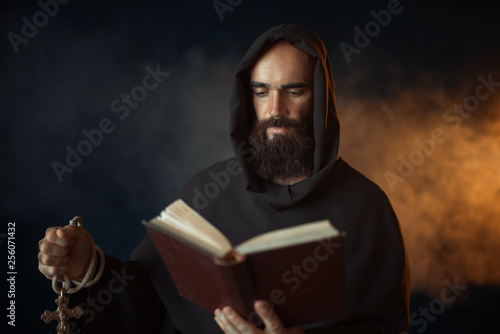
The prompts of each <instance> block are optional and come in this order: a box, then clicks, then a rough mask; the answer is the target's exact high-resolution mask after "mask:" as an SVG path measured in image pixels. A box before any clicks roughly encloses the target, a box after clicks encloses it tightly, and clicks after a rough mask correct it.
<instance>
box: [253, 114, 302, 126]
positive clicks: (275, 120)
mask: <svg viewBox="0 0 500 334" xmlns="http://www.w3.org/2000/svg"><path fill="white" fill-rule="evenodd" d="M258 123H259V127H260V128H269V127H280V128H297V127H299V125H300V124H299V122H298V121H297V120H294V119H291V118H286V117H284V116H273V117H270V118H268V119H265V120H262V121H259V122H258Z"/></svg>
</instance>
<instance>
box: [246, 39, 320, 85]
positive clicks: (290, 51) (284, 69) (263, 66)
mask: <svg viewBox="0 0 500 334" xmlns="http://www.w3.org/2000/svg"><path fill="white" fill-rule="evenodd" d="M313 77H314V57H312V56H310V55H308V54H307V53H305V52H304V51H302V50H299V49H297V48H295V47H293V46H292V45H290V44H289V43H288V42H284V41H283V42H278V43H276V44H274V45H273V46H272V47H271V48H270V49H269V50H267V51H266V52H265V53H264V54H263V55H262V56H261V57H260V58H259V59H258V60H257V62H256V63H255V65H254V66H253V68H252V70H251V72H250V80H252V81H259V82H264V83H269V84H273V83H276V84H278V83H280V84H281V83H286V82H298V81H304V82H306V83H309V82H311V81H312V79H313Z"/></svg>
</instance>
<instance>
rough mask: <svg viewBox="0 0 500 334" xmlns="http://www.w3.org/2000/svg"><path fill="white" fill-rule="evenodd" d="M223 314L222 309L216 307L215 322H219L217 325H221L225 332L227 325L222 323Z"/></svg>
mask: <svg viewBox="0 0 500 334" xmlns="http://www.w3.org/2000/svg"><path fill="white" fill-rule="evenodd" d="M221 314H222V311H221V310H220V309H216V310H215V312H214V315H215V317H214V320H215V322H216V323H217V325H219V327H220V329H221V330H222V331H223V332H224V333H225V332H226V326H224V324H223V323H222V321H221V319H220V318H221V317H222V316H221Z"/></svg>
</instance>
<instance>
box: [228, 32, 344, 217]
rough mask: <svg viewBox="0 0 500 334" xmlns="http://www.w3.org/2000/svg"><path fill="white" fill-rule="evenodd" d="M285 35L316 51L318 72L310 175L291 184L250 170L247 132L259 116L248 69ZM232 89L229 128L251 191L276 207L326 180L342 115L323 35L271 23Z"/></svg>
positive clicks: (245, 59) (296, 199)
mask: <svg viewBox="0 0 500 334" xmlns="http://www.w3.org/2000/svg"><path fill="white" fill-rule="evenodd" d="M280 39H284V40H286V41H287V42H288V43H290V44H291V45H292V46H294V47H296V48H297V49H300V50H302V51H304V52H306V53H308V54H309V55H311V56H313V57H316V58H317V60H316V67H315V72H314V111H313V131H314V140H315V143H316V146H315V150H314V168H313V171H312V173H311V174H310V176H309V178H308V179H306V180H304V181H301V182H299V183H296V184H294V185H292V186H278V185H276V184H273V183H271V182H268V181H264V180H262V179H260V178H258V177H256V176H253V175H252V174H250V165H249V162H248V161H249V159H250V154H249V145H248V138H249V135H250V131H251V128H252V126H253V124H254V122H255V117H256V116H255V112H254V108H253V106H252V98H251V95H250V94H251V89H250V75H249V72H250V70H251V68H252V66H253V64H255V62H256V61H257V60H258V59H259V58H260V56H261V55H262V54H263V52H264V51H265V50H266V47H267V46H268V45H269V43H271V42H274V41H277V40H280ZM235 79H236V82H235V83H234V86H233V91H232V95H231V115H230V131H231V132H230V133H231V141H232V144H233V148H234V152H235V155H236V159H237V160H238V162H239V163H240V165H241V166H242V168H243V173H244V178H245V186H246V189H247V190H248V191H251V192H252V193H254V194H255V195H256V196H257V197H259V198H261V199H263V200H265V201H266V202H268V204H270V205H272V206H274V207H289V206H292V205H294V204H296V203H298V202H299V201H301V200H302V199H304V198H306V197H308V196H309V195H310V194H311V193H313V191H314V190H318V187H321V185H322V183H324V182H323V181H324V180H323V178H324V177H325V176H326V175H327V174H328V173H329V172H330V170H331V169H332V167H333V165H334V164H335V162H336V161H337V159H338V156H339V130H340V129H339V120H338V115H337V109H336V106H335V92H334V87H333V80H332V73H331V65H330V58H329V56H328V53H327V51H326V48H325V45H324V44H323V41H322V40H321V39H320V38H319V37H318V36H317V35H316V34H315V33H314V32H313V31H312V30H310V29H307V28H305V27H302V26H299V25H295V24H284V25H280V26H277V27H274V28H271V29H269V30H268V31H266V32H265V33H263V34H262V35H261V36H260V37H259V38H257V40H256V41H255V42H254V43H253V44H252V46H251V47H250V49H249V50H248V51H247V53H246V54H245V56H244V57H243V59H242V60H241V61H240V63H239V65H238V68H237V70H236V78H235Z"/></svg>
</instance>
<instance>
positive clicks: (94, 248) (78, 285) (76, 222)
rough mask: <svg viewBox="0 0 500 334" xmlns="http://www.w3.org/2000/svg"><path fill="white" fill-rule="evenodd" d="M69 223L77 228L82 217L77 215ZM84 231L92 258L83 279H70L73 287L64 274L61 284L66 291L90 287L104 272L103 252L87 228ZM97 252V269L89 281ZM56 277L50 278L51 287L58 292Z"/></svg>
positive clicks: (80, 223)
mask: <svg viewBox="0 0 500 334" xmlns="http://www.w3.org/2000/svg"><path fill="white" fill-rule="evenodd" d="M70 225H71V226H74V227H75V228H77V227H81V228H83V226H82V219H81V218H80V217H78V216H77V217H75V218H73V219H71V221H70ZM85 232H86V233H87V237H88V238H89V240H90V244H91V246H92V258H91V260H90V264H89V267H88V269H87V272H86V274H85V276H84V277H83V279H82V280H81V281H76V280H74V281H72V282H73V284H74V285H75V287H73V288H70V286H71V283H70V281H69V278H68V276H66V275H64V282H63V284H62V288H63V289H64V291H65V292H67V293H75V292H78V291H80V290H81V289H83V288H88V287H91V286H92V285H94V284H96V283H97V282H98V281H99V279H100V278H101V276H102V273H103V272H104V266H105V258H104V252H103V251H102V249H101V248H100V247H99V246H96V245H95V243H94V239H92V236H91V235H90V233H89V232H88V231H87V230H85ZM97 253H99V257H100V265H99V271H98V272H97V274H96V276H95V277H94V279H93V280H92V281H90V282H89V281H88V280H89V279H90V276H91V275H92V272H93V271H94V269H95V267H96V260H97ZM57 277H58V276H54V277H53V278H52V289H53V290H54V292H55V293H57V294H59V293H60V291H61V288H59V287H58V286H57Z"/></svg>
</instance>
